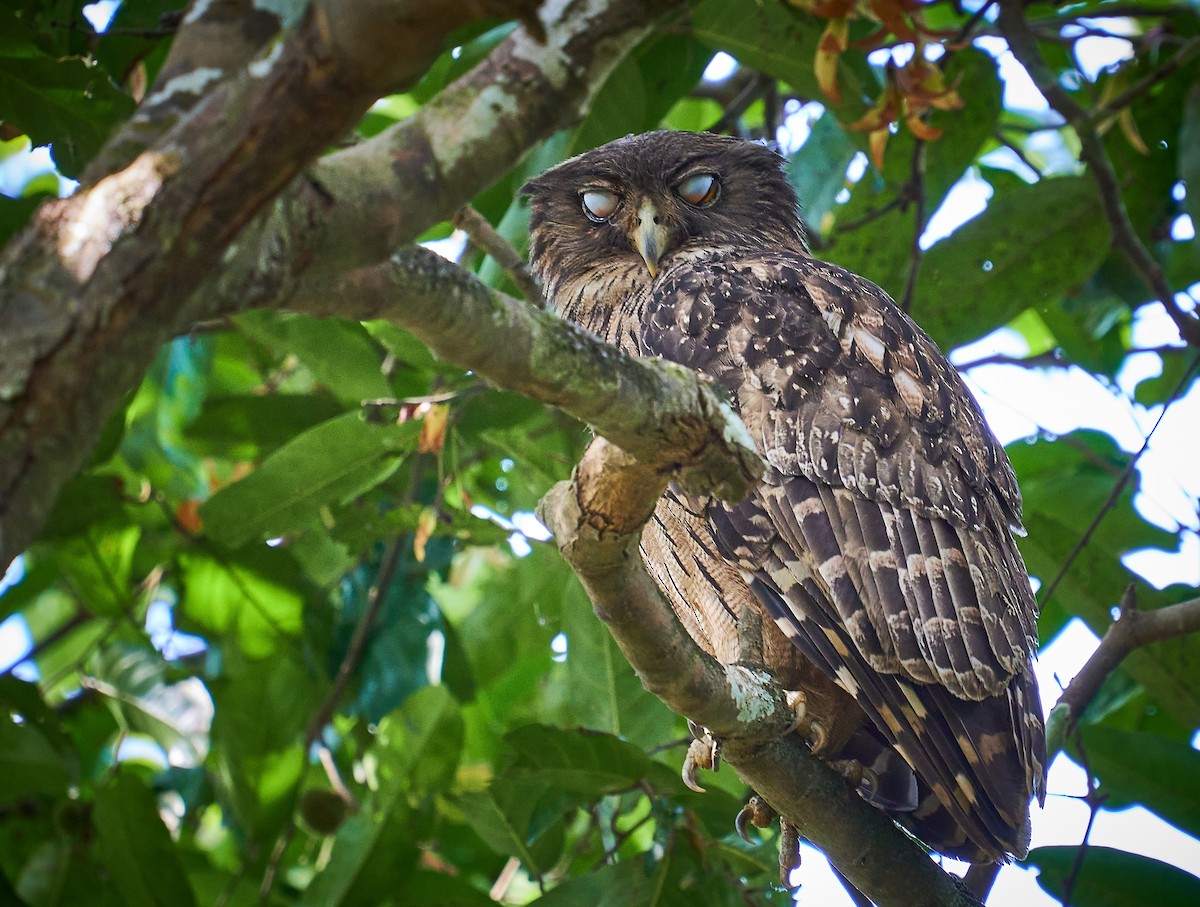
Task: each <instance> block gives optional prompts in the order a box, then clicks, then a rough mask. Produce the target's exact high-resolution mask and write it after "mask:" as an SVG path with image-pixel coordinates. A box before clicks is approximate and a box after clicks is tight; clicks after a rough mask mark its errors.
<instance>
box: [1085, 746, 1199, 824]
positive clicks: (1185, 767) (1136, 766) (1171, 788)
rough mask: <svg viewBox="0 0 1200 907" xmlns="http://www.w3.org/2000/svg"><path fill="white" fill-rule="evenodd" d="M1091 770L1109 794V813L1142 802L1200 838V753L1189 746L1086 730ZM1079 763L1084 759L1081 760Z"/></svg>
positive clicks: (1087, 752)
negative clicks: (1196, 781) (1198, 780)
mask: <svg viewBox="0 0 1200 907" xmlns="http://www.w3.org/2000/svg"><path fill="white" fill-rule="evenodd" d="M1081 732H1082V734H1083V747H1084V752H1085V753H1086V754H1087V756H1086V761H1087V765H1088V766H1089V768H1090V769H1091V770H1092V771H1093V772H1094V773H1095V774H1096V776H1097V777H1098V778H1099V779H1100V782H1101V792H1102V793H1104V794H1107V795H1108V799H1107V800H1106V801H1105V803H1104V807H1105V809H1120V808H1122V807H1124V806H1132V805H1133V804H1136V803H1140V804H1142V805H1143V806H1145V807H1146V808H1147V809H1150V810H1152V811H1153V812H1155V813H1158V815H1160V816H1162V817H1163V818H1164V819H1166V820H1167V821H1168V822H1170V823H1171V824H1172V825H1175V826H1176V827H1177V828H1179V829H1180V830H1182V831H1185V832H1187V833H1188V834H1190V835H1192V836H1193V837H1200V791H1197V790H1196V786H1195V784H1194V783H1193V780H1194V779H1195V778H1198V777H1200V752H1197V751H1196V750H1194V749H1192V747H1191V745H1190V744H1189V743H1187V742H1183V741H1178V740H1168V739H1166V738H1164V737H1157V736H1155V735H1153V734H1146V733H1136V734H1135V733H1130V732H1129V731H1118V730H1113V729H1112V728H1107V727H1097V726H1095V725H1091V726H1087V727H1084V728H1082V729H1081ZM1077 761H1079V760H1077Z"/></svg>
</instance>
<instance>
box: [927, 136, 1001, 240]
mask: <svg viewBox="0 0 1200 907" xmlns="http://www.w3.org/2000/svg"><path fill="white" fill-rule="evenodd" d="M1005 150H1006V151H1007V150H1008V149H1005ZM991 197H992V187H991V186H990V185H989V184H988V182H987V181H986V180H985V179H983V177H981V176H980V175H979V173H978V172H977V171H976V170H975V168H973V167H972V168H971V169H970V170H968V171H967V172H966V173H965V174H963V176H962V178H961V179H960V180H959V181H958V182H957V183H955V184H954V185H953V186H952V187H951V189H950V191H949V192H947V193H946V198H945V199H944V200H943V201H942V204H941V205H940V206H939V207H938V209H937V211H935V212H934V214H933V217H931V218H929V221H928V222H927V223H926V224H925V232H924V233H922V234H921V248H922V249H928V248H929V247H930V246H932V245H933V244H934V243H935V242H937V241H938V240H939V239H945V238H946V237H947V236H949V235H950V234H951V233H953V232H954V231H955V230H957V229H958V228H959V227H960V226H961V225H962V224H963V222H965V221H968V220H970V219H971V218H973V217H978V216H979V215H980V214H982V213H983V212H984V211H986V210H987V203H988V199H990V198H991Z"/></svg>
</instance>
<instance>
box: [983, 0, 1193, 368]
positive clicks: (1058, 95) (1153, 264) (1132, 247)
mask: <svg viewBox="0 0 1200 907" xmlns="http://www.w3.org/2000/svg"><path fill="white" fill-rule="evenodd" d="M998 22H999V25H1000V30H1001V31H1002V32H1003V33H1004V37H1005V40H1006V41H1007V42H1008V47H1009V49H1010V50H1011V51H1012V53H1013V56H1014V57H1016V59H1017V60H1018V62H1020V63H1021V65H1022V66H1024V67H1025V69H1026V71H1027V72H1028V73H1029V75H1030V78H1032V79H1033V82H1034V84H1035V85H1037V87H1038V90H1040V91H1041V93H1042V94H1043V95H1044V96H1045V98H1046V101H1047V102H1048V103H1049V104H1050V106H1051V107H1053V108H1054V109H1055V110H1056V111H1058V113H1059V114H1060V115H1061V116H1062V117H1063V118H1064V119H1065V120H1066V121H1067V123H1069V124H1070V125H1071V126H1072V127H1074V129H1075V132H1076V134H1077V135H1078V136H1079V145H1080V151H1079V157H1080V159H1081V160H1082V161H1083V162H1084V163H1085V164H1087V167H1088V172H1089V173H1090V174H1091V176H1092V179H1094V180H1095V181H1096V186H1097V187H1098V189H1099V190H1100V202H1101V205H1102V206H1103V208H1104V213H1105V217H1106V218H1107V219H1108V222H1109V226H1110V227H1111V229H1112V238H1113V245H1114V246H1115V247H1116V248H1118V249H1120V250H1121V251H1122V252H1123V253H1124V254H1125V256H1126V258H1128V259H1129V263H1130V264H1131V265H1132V266H1133V269H1134V270H1135V271H1137V272H1138V275H1139V276H1140V277H1141V278H1142V280H1143V281H1144V282H1145V284H1146V286H1147V287H1149V288H1150V291H1151V292H1152V293H1153V294H1154V295H1155V297H1156V298H1157V299H1158V301H1159V302H1161V303H1162V304H1163V307H1164V308H1165V309H1166V310H1167V313H1168V314H1169V315H1170V316H1171V320H1172V321H1174V322H1175V326H1176V327H1177V328H1178V329H1179V334H1180V336H1181V337H1182V338H1183V339H1184V341H1185V342H1186V343H1187V344H1188V345H1190V346H1195V347H1200V318H1197V317H1196V315H1194V314H1191V313H1188V312H1185V311H1184V310H1183V309H1182V308H1180V306H1179V303H1178V302H1177V301H1176V300H1175V292H1174V290H1172V289H1171V285H1170V284H1169V283H1168V282H1167V279H1166V276H1165V274H1164V273H1163V269H1162V266H1161V265H1160V264H1159V263H1158V261H1157V260H1155V258H1154V256H1153V255H1151V254H1150V251H1149V250H1148V249H1147V248H1146V246H1145V245H1144V244H1143V243H1142V241H1141V238H1140V237H1138V235H1137V231H1136V230H1135V229H1134V227H1133V222H1132V221H1130V219H1129V212H1128V211H1126V210H1125V203H1124V202H1123V201H1122V200H1121V186H1120V183H1119V182H1118V181H1117V174H1116V171H1115V170H1114V169H1113V165H1112V161H1111V160H1110V159H1109V157H1108V152H1107V151H1106V150H1105V148H1104V142H1103V141H1102V140H1101V138H1100V135H1099V133H1098V131H1097V129H1096V124H1095V123H1094V122H1093V119H1092V115H1091V114H1089V113H1088V112H1087V111H1086V110H1084V109H1083V108H1082V107H1080V106H1079V104H1077V103H1076V102H1075V99H1074V98H1072V97H1071V95H1070V93H1069V92H1067V90H1066V89H1065V88H1063V86H1062V85H1060V84H1059V82H1058V79H1057V78H1055V74H1054V72H1053V71H1052V70H1051V69H1050V67H1049V66H1048V65H1047V64H1046V61H1045V60H1044V59H1043V58H1042V52H1041V50H1040V49H1039V48H1038V43H1037V36H1036V35H1035V34H1034V31H1033V29H1032V28H1031V27H1030V25H1029V23H1028V22H1027V21H1026V19H1025V12H1024V4H1022V3H1016V2H1013V3H1001V4H1000V16H999V19H998Z"/></svg>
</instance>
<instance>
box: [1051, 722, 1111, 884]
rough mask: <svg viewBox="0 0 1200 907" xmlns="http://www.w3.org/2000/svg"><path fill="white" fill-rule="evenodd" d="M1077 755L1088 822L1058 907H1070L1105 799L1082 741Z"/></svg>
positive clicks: (1065, 880) (1065, 881)
mask: <svg viewBox="0 0 1200 907" xmlns="http://www.w3.org/2000/svg"><path fill="white" fill-rule="evenodd" d="M1079 755H1080V759H1081V760H1082V763H1083V770H1084V771H1085V772H1087V785H1088V792H1087V796H1086V797H1084V801H1085V802H1086V803H1087V805H1088V822H1087V828H1085V829H1084V830H1083V839H1082V840H1081V841H1080V842H1079V847H1078V848H1077V849H1076V850H1075V859H1074V860H1073V861H1072V862H1071V869H1070V871H1069V872H1068V873H1067V877H1066V878H1065V879H1064V880H1063V897H1062V901H1061V905H1060V907H1071V899H1072V898H1073V897H1074V895H1075V885H1076V883H1077V882H1078V881H1079V873H1080V872H1081V871H1082V870H1083V861H1084V859H1085V858H1086V857H1087V851H1088V842H1089V841H1090V839H1091V837H1092V826H1093V825H1095V824H1096V813H1098V812H1099V811H1100V807H1101V806H1102V805H1104V800H1105V798H1104V797H1102V796H1100V795H1099V794H1098V793H1097V791H1096V776H1095V775H1094V774H1093V773H1092V766H1091V763H1090V762H1089V760H1088V758H1087V752H1086V751H1085V750H1084V748H1083V741H1082V740H1081V741H1079Z"/></svg>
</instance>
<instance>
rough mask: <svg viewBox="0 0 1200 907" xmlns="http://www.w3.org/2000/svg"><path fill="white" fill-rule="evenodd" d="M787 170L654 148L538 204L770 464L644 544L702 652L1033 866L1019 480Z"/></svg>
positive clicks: (600, 287)
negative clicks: (810, 245) (853, 268)
mask: <svg viewBox="0 0 1200 907" xmlns="http://www.w3.org/2000/svg"><path fill="white" fill-rule="evenodd" d="M781 164H782V161H781V159H780V158H779V156H778V155H776V154H775V153H774V152H772V151H771V150H769V149H768V148H766V147H764V146H762V145H757V144H753V143H750V142H745V141H741V140H737V139H731V138H726V137H722V136H717V135H709V134H696V133H682V132H654V133H648V134H646V135H638V136H630V137H627V138H624V139H620V140H618V141H615V142H612V143H610V144H608V145H605V146H603V147H601V148H597V149H595V150H594V151H590V152H587V153H586V154H582V155H580V156H578V157H576V158H573V159H571V160H569V161H566V162H565V163H562V164H559V165H558V166H556V167H554V168H552V169H551V170H549V171H547V172H546V173H544V174H543V175H542V176H540V177H538V178H536V179H534V180H532V181H530V182H529V183H528V184H527V185H526V186H525V188H524V190H523V191H524V192H525V193H526V194H528V195H529V196H530V199H531V205H532V221H531V237H532V239H531V259H532V263H533V267H534V269H535V270H536V271H537V273H538V274H539V275H540V277H541V278H542V280H543V282H544V284H545V287H546V292H547V296H548V298H549V299H550V301H551V302H552V304H553V305H554V307H555V308H556V309H557V310H558V311H559V312H560V313H561V314H562V315H563V316H564V317H566V318H568V319H570V320H572V321H575V322H578V323H579V324H580V325H582V326H584V327H586V328H588V329H590V330H592V331H594V332H596V333H597V334H599V335H600V336H601V337H603V338H605V339H606V340H608V341H609V342H610V343H613V344H615V345H616V346H618V347H620V348H621V349H623V350H625V351H626V352H629V353H633V354H636V355H640V356H660V357H663V358H665V359H669V360H672V361H674V362H678V363H680V364H682V365H685V366H688V367H690V368H694V369H697V370H698V371H700V372H703V373H704V374H706V375H708V376H710V377H711V378H712V379H713V380H714V381H716V382H717V383H718V384H719V385H720V386H721V387H723V388H724V389H725V391H727V392H728V394H729V395H730V398H731V399H732V402H733V404H734V406H735V408H736V410H737V412H738V414H739V415H740V416H741V418H742V420H743V421H744V422H745V424H746V427H747V428H748V429H749V431H750V434H751V437H752V438H753V439H754V441H755V443H756V444H757V445H758V448H759V450H760V452H761V453H762V454H763V456H764V458H765V459H766V461H767V464H768V469H767V473H766V476H765V478H764V479H763V481H762V483H761V484H760V485H759V487H758V488H757V489H756V490H755V491H754V492H752V493H751V494H750V495H749V496H748V497H747V498H746V499H745V500H744V501H742V502H741V503H738V504H728V503H726V502H723V501H720V500H716V499H710V498H697V497H692V496H688V495H685V494H684V493H683V492H682V491H681V490H679V489H677V488H675V487H674V486H672V488H671V489H670V490H668V492H667V494H666V495H665V496H664V497H663V499H662V500H661V502H660V503H659V505H658V507H657V509H656V511H655V514H654V517H653V518H652V520H651V521H650V523H649V524H648V525H647V526H646V529H645V531H644V533H643V538H642V555H643V557H644V559H645V562H646V565H647V567H648V568H649V570H650V573H651V575H652V576H654V578H655V580H656V581H657V583H658V584H659V586H660V587H661V588H662V591H663V593H664V594H665V596H666V597H667V599H668V600H669V601H670V602H671V604H672V607H673V608H674V610H675V613H676V614H677V615H678V616H679V619H680V621H681V622H682V623H683V624H684V626H685V627H687V629H688V631H689V633H690V634H691V635H692V637H693V638H694V639H695V640H696V641H697V643H699V645H701V646H702V647H703V648H704V649H706V650H707V651H708V652H709V653H710V654H711V655H713V656H714V657H716V658H718V659H721V660H723V661H725V662H733V661H736V660H738V659H744V657H745V651H746V645H747V642H746V639H745V638H743V639H741V640H739V630H740V631H741V632H742V636H743V637H745V636H747V635H748V634H756V635H757V642H756V645H757V646H758V650H757V651H758V652H759V653H760V654H761V657H762V658H763V660H764V662H765V663H766V664H768V665H769V666H770V667H772V668H773V669H774V670H775V672H776V674H777V676H778V677H780V678H781V681H782V682H783V683H784V684H785V685H787V686H788V688H789V689H792V690H794V691H796V693H797V698H798V699H799V701H800V702H801V703H802V705H801V708H800V709H799V711H800V712H802V714H803V717H802V720H801V721H800V723H799V725H798V729H799V731H800V732H801V733H803V734H804V735H805V736H806V738H807V739H808V740H809V741H810V743H811V744H812V746H813V749H814V751H815V752H817V753H818V754H819V755H821V756H822V757H824V758H826V759H828V760H836V761H838V762H840V763H842V764H843V765H844V764H846V763H851V764H856V765H860V766H862V778H863V780H862V784H861V787H860V790H861V792H862V793H863V795H864V796H866V797H867V798H868V799H869V800H871V801H872V802H874V803H875V804H876V805H878V806H880V807H881V808H883V809H886V810H887V811H888V812H889V813H890V814H891V815H892V816H893V818H895V819H896V820H897V821H898V822H900V823H901V824H903V825H904V826H905V827H907V828H908V829H909V830H910V831H912V832H913V834H915V835H916V836H917V837H918V838H920V839H921V840H923V841H925V842H926V843H927V844H928V845H930V846H931V847H933V848H934V849H935V850H937V851H939V852H941V853H944V854H946V855H949V856H955V857H959V858H962V859H966V860H971V861H975V862H988V861H996V860H1003V859H1005V858H1006V857H1007V856H1008V855H1010V854H1013V855H1016V856H1024V854H1025V852H1026V851H1027V849H1028V846H1029V806H1030V800H1031V798H1032V797H1035V796H1036V797H1038V798H1039V800H1040V799H1041V798H1042V797H1043V796H1044V794H1043V788H1044V778H1045V765H1044V763H1045V737H1044V729H1043V725H1042V717H1041V706H1040V703H1039V698H1038V690H1037V682H1036V680H1035V678H1034V674H1033V669H1032V657H1033V655H1034V653H1035V652H1036V648H1037V631H1036V618H1037V608H1036V603H1035V601H1034V598H1033V595H1032V591H1031V588H1030V584H1029V579H1028V576H1027V574H1026V572H1025V567H1024V564H1023V562H1022V560H1021V555H1020V554H1019V553H1018V551H1017V547H1016V545H1015V543H1014V541H1013V535H1012V533H1013V531H1014V529H1019V527H1020V519H1021V517H1020V511H1021V499H1020V492H1019V491H1018V489H1017V483H1016V477H1015V476H1014V474H1013V471H1012V467H1011V466H1010V464H1009V462H1008V458H1007V457H1006V456H1005V453H1004V450H1003V448H1001V446H1000V445H999V443H998V442H997V441H996V439H995V437H994V436H993V435H992V433H991V431H990V430H989V429H988V427H987V425H986V423H985V422H984V419H983V416H982V415H981V414H980V411H979V408H978V406H977V405H976V403H975V401H974V399H973V398H972V397H971V394H970V392H969V391H968V390H967V388H966V387H965V385H964V384H963V382H962V379H961V378H960V377H959V375H958V374H957V372H955V370H954V368H953V367H952V366H951V365H950V363H949V362H948V361H947V360H946V358H945V357H944V356H943V355H942V354H941V352H940V351H939V350H938V348H937V346H936V345H935V344H934V343H933V341H932V340H930V339H929V337H928V336H926V334H925V333H924V332H922V331H921V329H920V328H919V327H917V326H916V325H915V324H914V323H913V322H912V321H911V320H910V319H909V318H908V316H907V315H906V314H905V313H904V312H902V311H901V310H900V309H899V308H898V307H897V306H896V304H895V303H894V302H893V301H892V300H891V299H890V298H889V297H888V296H887V294H886V293H884V292H883V291H882V290H881V289H879V287H877V286H875V285H874V284H872V283H870V282H869V281H867V280H864V279H863V278H861V277H858V276H856V275H854V274H851V273H849V272H848V271H845V270H844V269H842V268H839V267H837V266H836V265H832V264H828V263H826V262H823V261H819V260H817V259H815V258H813V257H811V256H810V255H809V254H808V250H807V247H806V244H805V240H804V233H803V229H802V227H801V224H800V221H799V218H798V216H797V202H796V197H795V194H794V193H793V191H792V188H791V186H790V185H789V183H788V181H787V179H786V178H785V175H784V173H783V170H782V166H781Z"/></svg>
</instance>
